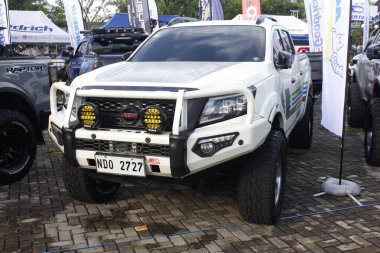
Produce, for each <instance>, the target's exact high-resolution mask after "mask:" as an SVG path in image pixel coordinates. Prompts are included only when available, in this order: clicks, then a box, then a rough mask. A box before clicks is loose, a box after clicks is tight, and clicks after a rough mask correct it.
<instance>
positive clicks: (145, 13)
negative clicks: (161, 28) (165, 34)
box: [127, 0, 152, 33]
mask: <svg viewBox="0 0 380 253" xmlns="http://www.w3.org/2000/svg"><path fill="white" fill-rule="evenodd" d="M127 3H128V13H129V23H130V24H131V26H132V27H140V28H143V29H144V31H145V32H146V33H151V32H152V29H151V27H150V17H149V7H148V0H128V1H127Z"/></svg>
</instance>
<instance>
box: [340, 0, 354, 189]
mask: <svg viewBox="0 0 380 253" xmlns="http://www.w3.org/2000/svg"><path fill="white" fill-rule="evenodd" d="M351 12H352V0H350V20H349V24H348V41H347V64H348V62H349V57H350V54H349V53H350V48H351V40H350V33H351ZM347 79H348V67H347V66H346V83H345V88H344V109H343V127H342V139H341V146H340V168H339V185H341V184H342V177H343V156H344V138H345V135H346V117H347V115H346V114H347V93H348V89H347Z"/></svg>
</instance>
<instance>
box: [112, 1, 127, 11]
mask: <svg viewBox="0 0 380 253" xmlns="http://www.w3.org/2000/svg"><path fill="white" fill-rule="evenodd" d="M127 1H128V0H113V1H112V5H113V6H116V8H117V12H123V13H128V5H127Z"/></svg>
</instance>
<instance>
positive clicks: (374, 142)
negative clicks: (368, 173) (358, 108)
mask: <svg viewBox="0 0 380 253" xmlns="http://www.w3.org/2000/svg"><path fill="white" fill-rule="evenodd" d="M364 154H365V159H366V162H367V163H368V164H369V165H372V166H380V98H373V99H372V100H370V101H369V102H368V109H367V117H366V124H365V127H364Z"/></svg>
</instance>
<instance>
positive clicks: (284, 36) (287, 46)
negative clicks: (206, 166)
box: [281, 30, 294, 54]
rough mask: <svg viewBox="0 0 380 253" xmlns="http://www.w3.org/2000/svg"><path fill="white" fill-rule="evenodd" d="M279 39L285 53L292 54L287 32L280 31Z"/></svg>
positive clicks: (292, 47) (292, 49)
mask: <svg viewBox="0 0 380 253" xmlns="http://www.w3.org/2000/svg"><path fill="white" fill-rule="evenodd" d="M281 38H282V41H283V42H284V48H285V51H286V52H288V53H291V54H294V46H293V43H292V40H291V39H290V35H289V33H288V32H286V31H283V30H281Z"/></svg>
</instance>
